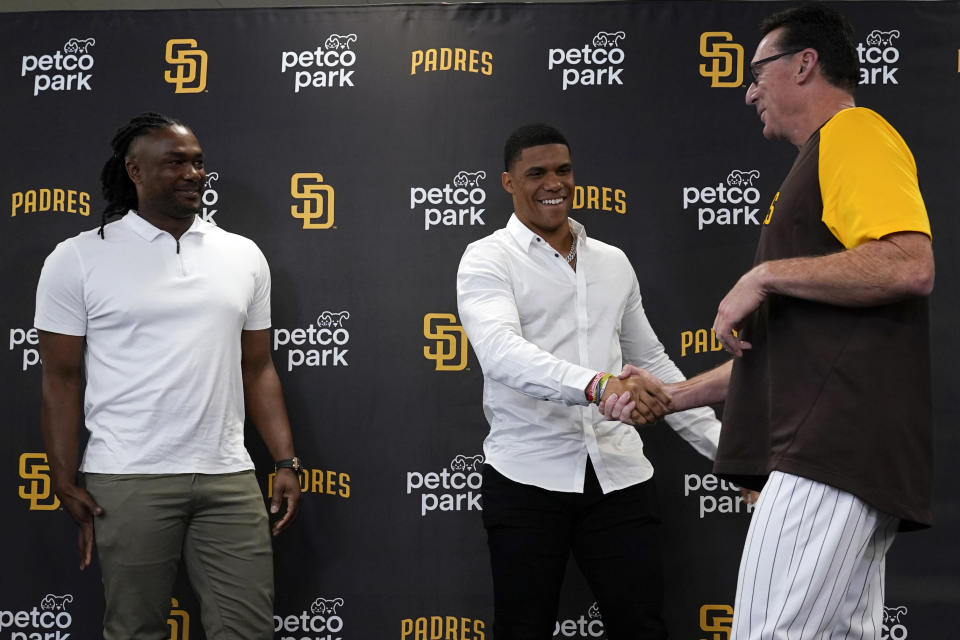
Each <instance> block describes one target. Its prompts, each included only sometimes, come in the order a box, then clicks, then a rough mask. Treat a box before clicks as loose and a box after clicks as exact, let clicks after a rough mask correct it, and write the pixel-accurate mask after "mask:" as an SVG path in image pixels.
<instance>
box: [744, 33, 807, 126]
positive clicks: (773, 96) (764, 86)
mask: <svg viewBox="0 0 960 640" xmlns="http://www.w3.org/2000/svg"><path fill="white" fill-rule="evenodd" d="M783 31H784V28H783V27H781V28H779V29H774V30H773V31H771V32H770V33H768V34H767V35H766V36H764V38H763V40H761V41H760V44H759V45H757V52H756V53H755V54H754V55H753V60H754V61H755V62H756V61H762V60H765V59H766V58H771V57H773V56H776V55H778V54H780V53H783V51H782V50H781V48H780V40H781V35H782V34H783ZM801 54H802V52H794V53H792V54H788V55H785V56H783V57H780V58H776V59H773V60H769V61H767V62H762V63H761V64H760V65H756V66H755V63H751V65H750V66H751V69H752V71H753V74H754V77H755V80H754V82H751V83H750V85H749V86H748V87H747V94H746V102H747V104H748V105H751V106H753V107H754V108H756V110H757V115H758V116H759V118H760V121H761V122H762V123H763V137H765V138H767V139H768V140H792V135H791V133H792V126H791V125H792V121H793V118H794V115H795V113H796V111H797V109H798V108H799V100H798V96H796V95H794V88H795V83H794V82H793V81H792V77H793V74H794V72H795V71H796V68H797V65H796V60H797V59H798V57H799V55H801Z"/></svg>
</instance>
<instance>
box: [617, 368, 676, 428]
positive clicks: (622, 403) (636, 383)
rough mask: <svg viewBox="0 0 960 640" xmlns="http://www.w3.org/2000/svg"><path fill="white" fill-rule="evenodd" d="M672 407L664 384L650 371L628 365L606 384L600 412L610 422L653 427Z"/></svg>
mask: <svg viewBox="0 0 960 640" xmlns="http://www.w3.org/2000/svg"><path fill="white" fill-rule="evenodd" d="M670 408H671V399H670V395H669V394H668V393H667V392H666V390H665V389H664V386H663V383H662V382H660V380H659V379H657V377H656V376H654V375H653V374H652V373H650V372H649V371H646V370H644V369H640V368H638V367H634V366H633V365H629V364H628V365H627V366H626V367H624V369H623V371H622V372H621V373H620V375H619V376H618V377H616V378H611V379H610V380H609V381H608V382H607V386H606V388H605V389H604V390H603V397H602V398H601V399H600V411H601V412H602V413H603V415H604V417H605V418H606V419H607V420H619V421H621V422H625V423H627V424H632V425H641V424H653V423H654V422H656V421H657V420H659V419H661V418H662V417H663V416H664V415H666V414H667V413H669V411H670Z"/></svg>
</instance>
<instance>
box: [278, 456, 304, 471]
mask: <svg viewBox="0 0 960 640" xmlns="http://www.w3.org/2000/svg"><path fill="white" fill-rule="evenodd" d="M280 469H290V470H291V471H293V472H294V473H296V474H297V475H300V471H302V470H303V462H301V461H300V458H298V457H296V456H294V457H292V458H284V459H283V460H277V461H276V462H274V463H273V472H274V473H276V472H277V471H280Z"/></svg>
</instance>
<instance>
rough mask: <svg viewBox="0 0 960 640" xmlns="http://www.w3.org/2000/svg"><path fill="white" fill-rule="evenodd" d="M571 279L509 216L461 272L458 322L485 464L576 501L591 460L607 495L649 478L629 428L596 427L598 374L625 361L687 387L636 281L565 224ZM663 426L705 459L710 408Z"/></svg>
mask: <svg viewBox="0 0 960 640" xmlns="http://www.w3.org/2000/svg"><path fill="white" fill-rule="evenodd" d="M570 225H571V230H572V231H573V233H574V237H575V239H576V242H577V263H576V267H577V268H576V271H574V270H573V269H571V268H570V266H569V265H568V264H567V262H566V260H565V259H564V258H565V256H562V255H560V254H558V253H557V252H556V251H555V250H554V249H553V247H551V246H550V245H549V244H548V243H547V242H546V241H545V240H543V239H542V238H541V237H539V236H538V235H537V234H535V233H534V232H533V231H531V230H530V229H529V228H527V227H526V226H525V225H524V224H523V223H522V222H520V220H519V219H518V218H517V217H516V215H513V216H511V217H510V220H509V222H508V223H507V226H506V228H504V229H500V230H498V231H496V232H494V233H493V234H491V235H489V236H487V237H485V238H482V239H480V240H477V241H476V242H473V243H471V244H470V245H469V246H468V247H467V249H466V251H465V252H464V254H463V258H462V259H461V261H460V268H459V270H458V272H457V305H458V307H459V312H460V320H461V322H462V323H463V327H464V329H465V330H466V333H467V337H468V338H469V340H470V343H471V344H472V345H473V350H474V352H475V353H476V354H477V358H478V359H479V361H480V366H481V368H482V369H483V381H484V385H483V411H484V414H485V415H486V418H487V421H488V422H489V423H490V433H489V435H488V436H487V438H486V440H485V441H484V444H483V451H484V455H485V457H486V462H487V463H488V464H490V465H492V466H493V467H494V468H495V469H496V470H497V471H498V472H500V473H501V474H503V475H504V476H506V477H508V478H510V479H511V480H514V481H516V482H520V483H523V484H530V485H535V486H538V487H542V488H544V489H548V490H552V491H566V492H582V491H583V483H584V475H585V472H586V466H587V457H588V456H589V458H590V460H591V461H592V462H593V467H594V469H595V471H596V474H597V478H598V480H599V481H600V487H601V488H602V490H603V491H604V493H608V492H610V491H614V490H616V489H622V488H624V487H628V486H630V485H634V484H637V483H640V482H643V481H645V480H648V479H649V478H650V477H652V476H653V465H652V464H650V461H649V460H648V459H647V458H646V456H644V453H643V441H642V439H641V438H640V435H639V433H638V432H637V429H636V428H635V427H633V426H630V425H626V424H624V423H622V422H618V421H608V420H604V419H603V415H602V414H601V413H600V411H599V410H598V408H597V407H596V406H595V405H588V403H587V399H586V397H585V395H584V388H585V387H586V386H587V384H589V383H590V380H591V379H592V378H593V376H594V375H595V374H596V373H597V372H598V371H606V372H609V373H614V374H616V373H619V372H620V370H621V369H622V367H623V364H625V363H629V364H634V365H637V366H639V367H642V368H644V369H646V370H648V371H650V372H651V373H652V374H653V375H655V376H657V377H658V378H660V379H661V380H663V381H665V382H677V381H680V380H683V379H684V376H683V374H682V373H681V372H680V370H679V369H678V368H677V366H676V365H675V364H674V363H673V361H671V360H670V358H669V357H668V356H667V354H666V353H665V351H664V348H663V345H662V344H660V341H659V340H657V336H656V335H655V334H654V332H653V329H652V328H651V326H650V323H649V321H648V320H647V317H646V314H645V313H644V311H643V305H642V304H641V300H640V287H639V284H638V283H637V277H636V274H635V273H634V271H633V268H632V267H631V265H630V262H629V261H628V260H627V257H626V255H625V254H624V253H623V251H621V250H620V249H617V248H616V247H613V246H610V245H608V244H605V243H603V242H600V241H598V240H593V239H591V238H588V237H587V234H586V232H585V231H584V228H583V225H581V224H579V223H577V222H576V221H574V220H572V219H571V220H570ZM666 420H667V423H668V424H669V425H670V426H671V427H672V428H673V429H675V430H676V431H677V432H678V433H679V434H680V436H682V437H683V438H684V439H685V440H687V441H688V442H689V443H690V444H691V445H692V446H693V447H694V448H695V449H696V450H697V451H699V452H700V453H702V454H703V455H705V456H707V457H708V458H710V459H712V458H713V457H714V455H715V453H716V450H717V440H718V438H719V435H720V423H719V422H718V421H717V419H716V416H715V415H714V413H713V411H712V410H711V409H709V408H699V409H691V410H688V411H683V412H679V413H676V414H672V415H669V416H667V418H666Z"/></svg>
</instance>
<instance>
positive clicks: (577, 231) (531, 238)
mask: <svg viewBox="0 0 960 640" xmlns="http://www.w3.org/2000/svg"><path fill="white" fill-rule="evenodd" d="M567 220H568V221H569V223H570V231H572V232H573V237H574V238H576V240H577V246H580V245H581V244H582V243H583V241H584V240H586V239H587V230H586V228H585V227H584V226H583V225H582V224H580V223H579V222H577V221H576V220H574V219H573V218H567ZM507 232H508V233H509V234H510V235H511V236H513V239H514V240H516V242H517V244H519V245H520V246H521V247H522V248H523V249H526V250H529V249H530V245H532V244H533V243H534V242H536V239H537V238H538V237H539V236H538V235H537V234H536V233H534V232H533V231H531V230H530V228H529V227H528V226H527V225H525V224H523V223H522V222H520V218H518V217H517V214H516V213H513V214H511V216H510V219H509V220H508V221H507Z"/></svg>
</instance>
